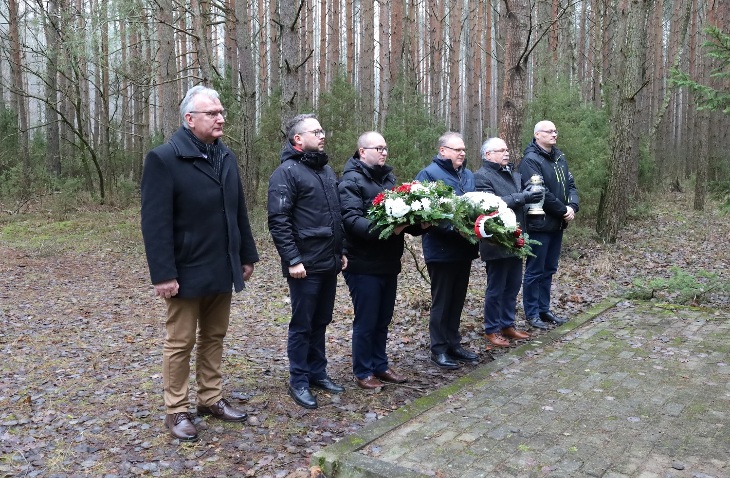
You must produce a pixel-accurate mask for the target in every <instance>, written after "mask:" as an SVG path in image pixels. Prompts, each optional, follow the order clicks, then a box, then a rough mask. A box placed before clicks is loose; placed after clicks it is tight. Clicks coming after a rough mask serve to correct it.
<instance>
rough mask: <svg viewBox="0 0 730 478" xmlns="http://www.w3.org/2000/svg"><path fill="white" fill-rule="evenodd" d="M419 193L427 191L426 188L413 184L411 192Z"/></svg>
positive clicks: (419, 184)
mask: <svg viewBox="0 0 730 478" xmlns="http://www.w3.org/2000/svg"><path fill="white" fill-rule="evenodd" d="M418 191H426V187H425V186H424V185H423V184H421V183H415V182H414V183H411V192H412V193H417V192H418Z"/></svg>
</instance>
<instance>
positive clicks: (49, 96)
mask: <svg viewBox="0 0 730 478" xmlns="http://www.w3.org/2000/svg"><path fill="white" fill-rule="evenodd" d="M58 21H59V15H58V4H57V3H56V2H55V0H49V1H48V3H47V11H46V17H45V22H44V27H45V28H44V30H45V36H46V44H47V52H48V59H47V62H46V99H45V101H46V107H45V114H46V141H47V143H48V145H47V147H46V167H47V169H48V172H49V173H50V174H51V175H53V176H55V177H59V176H60V175H61V137H60V132H59V129H58V113H57V112H56V108H57V107H58V106H57V105H58V102H59V100H58V67H59V65H58V49H59V45H60V35H59V31H58ZM0 83H2V82H1V81H0ZM0 98H2V96H0Z"/></svg>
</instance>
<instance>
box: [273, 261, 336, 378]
mask: <svg viewBox="0 0 730 478" xmlns="http://www.w3.org/2000/svg"><path fill="white" fill-rule="evenodd" d="M287 282H288V283H289V295H290V297H291V310H292V316H291V322H289V339H288V342H287V347H286V351H287V355H288V356H289V384H290V385H291V386H292V387H294V388H301V387H309V380H318V379H322V378H324V377H326V376H327V357H326V356H325V338H324V334H325V331H326V329H327V325H329V323H330V322H332V309H333V308H334V304H335V292H336V290H337V275H336V274H309V275H307V277H305V278H303V279H293V278H291V277H287Z"/></svg>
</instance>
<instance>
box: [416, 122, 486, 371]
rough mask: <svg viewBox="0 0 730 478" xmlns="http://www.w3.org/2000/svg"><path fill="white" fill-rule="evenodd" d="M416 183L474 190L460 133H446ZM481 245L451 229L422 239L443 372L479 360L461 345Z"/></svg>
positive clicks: (435, 354) (435, 350)
mask: <svg viewBox="0 0 730 478" xmlns="http://www.w3.org/2000/svg"><path fill="white" fill-rule="evenodd" d="M416 179H417V180H418V181H429V182H433V181H443V182H444V183H445V184H446V185H447V186H451V187H452V188H453V189H454V192H455V193H456V194H457V195H458V196H461V195H462V194H464V193H466V192H471V191H474V174H473V173H472V172H471V171H470V170H469V169H467V167H466V148H465V147H464V140H463V139H462V137H461V135H460V134H459V133H454V132H447V133H445V134H443V135H442V136H441V137H440V138H439V141H438V154H437V155H436V156H434V158H433V160H432V162H431V164H429V165H428V166H426V167H425V168H424V169H422V170H421V172H419V173H418V175H417V176H416ZM477 251H478V249H477V245H476V244H471V243H470V242H469V241H467V240H466V239H464V238H463V237H461V235H460V234H459V233H458V232H456V231H454V230H453V228H452V227H451V226H450V225H437V226H433V227H431V228H429V229H428V231H427V232H426V234H425V235H424V236H423V255H424V258H425V260H426V268H427V269H428V276H429V277H430V279H431V317H430V320H429V326H428V328H429V333H430V336H431V361H432V362H433V363H435V364H436V365H438V366H439V367H442V368H445V369H455V368H458V367H460V364H459V362H476V361H477V360H479V356H478V355H477V354H475V353H474V352H472V351H470V350H467V349H465V348H464V347H462V346H461V334H460V333H459V326H460V325H461V311H462V309H463V308H464V301H465V299H466V290H467V288H468V287H469V275H470V274H471V261H472V260H474V259H476V257H477Z"/></svg>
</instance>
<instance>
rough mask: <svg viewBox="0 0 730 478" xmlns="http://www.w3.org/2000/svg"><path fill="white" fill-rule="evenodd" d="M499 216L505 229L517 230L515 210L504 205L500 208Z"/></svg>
mask: <svg viewBox="0 0 730 478" xmlns="http://www.w3.org/2000/svg"><path fill="white" fill-rule="evenodd" d="M499 218H500V219H501V220H502V224H504V227H506V228H507V230H509V231H515V230H517V218H516V217H515V212H514V211H513V210H512V209H510V208H508V207H506V205H505V208H504V209H501V208H500V210H499Z"/></svg>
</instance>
